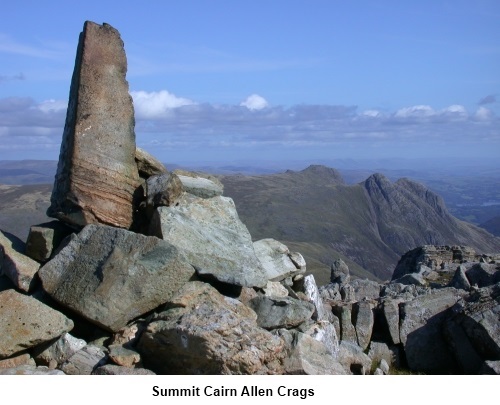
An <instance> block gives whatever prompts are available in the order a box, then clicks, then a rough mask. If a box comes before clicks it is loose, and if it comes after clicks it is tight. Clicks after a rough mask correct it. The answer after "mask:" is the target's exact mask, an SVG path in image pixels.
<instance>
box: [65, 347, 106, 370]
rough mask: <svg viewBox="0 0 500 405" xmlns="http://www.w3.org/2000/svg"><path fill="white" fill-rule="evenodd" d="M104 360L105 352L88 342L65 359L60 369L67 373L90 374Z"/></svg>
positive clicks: (102, 363)
mask: <svg viewBox="0 0 500 405" xmlns="http://www.w3.org/2000/svg"><path fill="white" fill-rule="evenodd" d="M106 361H107V355H106V353H104V352H103V351H102V349H101V348H100V347H97V346H94V345H90V344H89V345H87V346H85V347H84V348H83V349H81V350H78V351H77V352H76V353H75V354H73V356H71V357H70V358H69V359H68V360H66V361H65V362H64V363H63V364H62V366H61V370H62V371H64V372H65V373H66V374H69V375H90V374H92V372H93V371H94V370H95V369H96V368H98V367H100V366H102V365H104V364H105V363H106Z"/></svg>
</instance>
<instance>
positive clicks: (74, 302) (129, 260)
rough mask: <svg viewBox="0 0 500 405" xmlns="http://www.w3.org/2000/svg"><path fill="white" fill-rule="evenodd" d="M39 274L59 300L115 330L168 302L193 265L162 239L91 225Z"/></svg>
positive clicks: (49, 290)
mask: <svg viewBox="0 0 500 405" xmlns="http://www.w3.org/2000/svg"><path fill="white" fill-rule="evenodd" d="M39 274H40V278H41V280H42V284H43V288H44V289H45V290H46V291H47V292H48V293H49V294H50V296H51V297H53V298H54V299H55V300H56V301H58V302H59V303H61V304H62V305H64V306H67V307H68V308H71V309H72V310H73V311H75V312H76V313H78V314H80V315H81V316H83V317H85V318H86V319H88V320H89V321H91V322H93V323H95V324H96V325H98V326H100V327H102V328H104V329H106V330H110V331H115V332H116V331H118V330H119V329H120V328H123V327H124V326H125V325H126V324H127V322H129V321H130V320H132V319H134V318H136V317H138V316H140V315H142V314H145V313H147V312H149V311H151V310H152V309H154V308H156V307H158V306H159V305H161V304H163V303H165V302H166V301H167V300H168V299H169V298H170V297H171V296H173V294H174V293H176V292H177V290H178V289H179V288H180V287H182V286H183V285H184V284H185V283H186V282H187V281H188V280H189V279H190V278H191V277H192V276H193V275H194V269H193V268H192V266H191V265H190V264H189V263H188V262H187V261H186V259H185V258H184V257H183V256H182V254H180V252H179V250H178V249H176V248H175V247H174V246H172V245H171V244H169V243H167V242H165V241H163V240H161V239H158V238H155V237H153V236H144V235H139V234H135V233H133V232H130V231H127V230H124V229H119V228H113V227H110V226H105V225H87V226H86V227H85V228H84V229H83V230H82V231H81V232H80V233H79V234H78V236H77V237H76V238H75V239H73V240H72V241H71V242H70V243H69V244H68V245H67V246H66V247H65V248H63V249H62V250H61V251H60V252H59V254H58V255H57V256H55V257H54V258H53V259H52V260H51V261H49V262H48V263H47V264H45V265H44V266H43V267H42V268H41V269H40V272H39Z"/></svg>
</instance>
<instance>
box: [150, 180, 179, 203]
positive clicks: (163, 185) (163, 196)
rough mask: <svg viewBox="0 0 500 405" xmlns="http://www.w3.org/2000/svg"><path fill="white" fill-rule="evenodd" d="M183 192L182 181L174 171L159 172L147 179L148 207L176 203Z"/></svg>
mask: <svg viewBox="0 0 500 405" xmlns="http://www.w3.org/2000/svg"><path fill="white" fill-rule="evenodd" d="M182 193H183V187H182V183H181V181H180V180H179V178H178V177H177V175H175V174H174V173H162V174H157V175H153V176H150V177H149V178H148V179H147V180H146V204H147V206H148V207H151V208H153V207H168V206H170V205H175V204H176V202H177V200H178V199H179V198H180V197H181V195H182Z"/></svg>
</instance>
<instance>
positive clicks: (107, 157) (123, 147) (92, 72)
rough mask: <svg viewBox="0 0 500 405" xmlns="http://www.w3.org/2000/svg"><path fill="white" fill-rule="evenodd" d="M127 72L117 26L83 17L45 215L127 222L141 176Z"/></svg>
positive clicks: (82, 223)
mask: <svg viewBox="0 0 500 405" xmlns="http://www.w3.org/2000/svg"><path fill="white" fill-rule="evenodd" d="M126 72H127V60H126V56H125V51H124V49H123V41H122V40H121V38H120V34H119V32H118V31H117V30H116V29H114V28H113V27H111V26H110V25H109V24H103V25H98V24H95V23H93V22H90V21H87V22H85V25H84V28H83V32H82V33H81V35H80V41H79V45H78V50H77V54H76V61H75V69H74V72H73V78H72V81H71V90H70V96H69V103H68V111H67V115H66V123H65V127H64V133H63V139H62V143H61V151H60V155H59V164H58V167H57V173H56V177H55V182H54V189H53V191H52V197H51V205H50V207H49V209H48V210H47V215H48V216H50V217H54V218H57V219H60V220H62V221H64V222H67V223H69V224H71V225H76V226H85V225H87V224H95V223H102V224H107V225H113V226H117V227H122V228H126V229H128V228H130V226H131V224H132V222H133V213H134V199H135V197H134V195H135V193H136V190H137V188H138V187H139V185H140V182H139V173H138V170H137V165H136V163H135V153H136V145H135V132H134V125H135V120H134V107H133V105H132V98H131V96H130V94H129V88H128V83H127V80H126V79H125V75H126Z"/></svg>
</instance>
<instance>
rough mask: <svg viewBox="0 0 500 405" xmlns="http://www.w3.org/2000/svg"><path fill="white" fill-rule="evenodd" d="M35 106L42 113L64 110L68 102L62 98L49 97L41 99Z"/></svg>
mask: <svg viewBox="0 0 500 405" xmlns="http://www.w3.org/2000/svg"><path fill="white" fill-rule="evenodd" d="M35 108H38V109H39V110H40V111H42V112H44V113H48V112H57V111H64V110H66V109H67V108H68V102H67V101H63V100H54V99H50V100H45V101H42V102H41V103H40V104H38V105H36V106H35Z"/></svg>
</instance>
